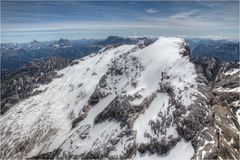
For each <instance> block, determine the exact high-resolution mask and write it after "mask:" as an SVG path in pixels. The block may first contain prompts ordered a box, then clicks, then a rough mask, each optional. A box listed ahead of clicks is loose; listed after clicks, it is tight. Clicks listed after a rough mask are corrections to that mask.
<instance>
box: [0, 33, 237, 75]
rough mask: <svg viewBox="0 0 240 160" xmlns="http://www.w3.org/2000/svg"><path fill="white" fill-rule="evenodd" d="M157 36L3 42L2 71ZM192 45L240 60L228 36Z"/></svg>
mask: <svg viewBox="0 0 240 160" xmlns="http://www.w3.org/2000/svg"><path fill="white" fill-rule="evenodd" d="M155 40H156V39H155V38H123V37H118V36H109V37H108V38H106V39H100V40H99V39H98V40H97V39H90V40H89V39H81V40H68V39H60V40H58V41H50V42H39V41H36V40H33V41H31V42H29V43H22V44H19V43H4V44H1V74H2V76H3V77H4V76H5V74H6V73H10V72H12V71H14V70H16V69H17V68H19V67H21V66H23V65H25V64H30V63H31V62H32V61H34V60H38V59H45V58H48V57H52V56H59V57H62V58H67V59H70V60H74V59H78V58H81V57H84V56H86V55H88V54H91V53H93V52H97V51H98V50H100V49H101V48H103V47H105V46H107V45H122V44H138V43H143V42H144V43H148V44H151V43H153V42H154V41H155ZM187 43H188V45H189V47H190V49H191V56H192V57H194V58H196V57H208V58H211V57H213V56H214V57H218V58H219V59H220V60H223V61H236V60H239V42H238V41H229V40H209V39H187Z"/></svg>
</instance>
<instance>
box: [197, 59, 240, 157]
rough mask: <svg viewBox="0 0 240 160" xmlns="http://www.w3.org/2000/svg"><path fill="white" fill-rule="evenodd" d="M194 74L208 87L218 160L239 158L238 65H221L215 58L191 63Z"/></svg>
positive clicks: (226, 63)
mask: <svg viewBox="0 0 240 160" xmlns="http://www.w3.org/2000/svg"><path fill="white" fill-rule="evenodd" d="M193 63H195V66H196V69H197V71H198V72H199V73H200V74H202V75H204V77H206V81H205V83H206V84H207V85H208V86H211V88H212V89H211V93H212V101H211V105H212V108H213V115H214V116H213V119H214V128H215V130H216V132H215V133H216V135H215V137H216V139H217V144H218V145H217V155H218V156H217V157H218V158H221V159H238V158H239V156H240V155H239V149H240V148H239V131H240V128H239V122H240V119H239V117H240V112H239V111H240V107H239V106H240V98H239V95H240V87H239V75H240V69H239V62H221V61H220V60H218V59H216V58H212V59H206V58H200V59H194V60H193Z"/></svg>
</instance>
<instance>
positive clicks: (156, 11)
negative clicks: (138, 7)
mask: <svg viewBox="0 0 240 160" xmlns="http://www.w3.org/2000/svg"><path fill="white" fill-rule="evenodd" d="M145 11H146V12H147V13H158V12H159V10H156V9H153V8H150V9H147V10H145Z"/></svg>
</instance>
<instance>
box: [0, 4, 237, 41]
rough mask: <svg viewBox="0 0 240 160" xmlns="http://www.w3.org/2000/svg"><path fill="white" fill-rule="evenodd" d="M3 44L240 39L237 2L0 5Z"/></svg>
mask: <svg viewBox="0 0 240 160" xmlns="http://www.w3.org/2000/svg"><path fill="white" fill-rule="evenodd" d="M1 19H2V20H1V42H3V43H5V42H27V41H31V40H33V39H36V40H40V41H49V40H56V39H60V38H68V39H82V38H105V37H107V36H109V35H117V36H127V37H134V36H154V37H156V36H182V37H196V38H226V39H236V40H238V39H239V37H238V35H239V1H211V2H207V1H185V2H179V1H169V2H166V1H157V2H156V1H154V2H135V1H132V2H126V1H124V2H123V1H122V2H121V1H118V2H117V1H115V2H100V1H98V2H93V1H91V2H81V1H69V2H66V1H58V2H57V1H51V2H47V1H42V2H39V1H38V2H37V1H25V2H23V1H1Z"/></svg>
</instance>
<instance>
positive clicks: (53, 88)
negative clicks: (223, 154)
mask: <svg viewBox="0 0 240 160" xmlns="http://www.w3.org/2000/svg"><path fill="white" fill-rule="evenodd" d="M208 66H209V65H208ZM212 68H215V67H214V66H211V67H210V69H208V67H206V68H205V69H202V68H200V67H197V65H194V64H193V63H192V62H190V52H189V49H188V47H187V46H186V43H185V41H184V40H182V39H179V38H163V37H162V38H159V39H158V40H157V41H156V42H154V43H153V44H151V45H148V46H147V45H146V43H142V44H138V45H122V46H115V47H108V48H104V49H102V50H100V51H99V52H98V53H97V54H91V55H89V56H87V57H84V58H82V59H79V60H77V61H74V63H72V65H69V66H68V67H66V68H64V69H62V70H60V71H58V72H57V75H58V78H56V79H53V81H52V82H50V83H48V84H45V85H40V86H39V87H38V88H36V89H34V90H33V93H34V92H36V91H39V94H37V95H34V96H31V97H29V98H27V99H25V100H24V101H21V102H20V103H18V104H16V105H15V106H13V107H12V108H11V109H10V110H9V111H7V112H6V113H5V114H4V115H3V117H2V119H1V126H0V134H1V135H0V136H1V137H2V144H1V154H0V156H1V157H0V158H2V159H6V158H14V159H22V158H34V159H37V158H63V159H70V158H76V159H77V158H83V159H84V158H86V159H101V158H110V159H111V158H116V159H149V158H150V159H154V158H156V159H157V158H162V159H169V158H171V157H172V158H173V157H176V156H178V158H179V159H191V158H194V159H204V158H208V159H214V158H217V157H218V156H219V136H216V135H219V132H218V130H217V129H216V121H215V120H216V119H215V117H216V114H214V112H213V109H215V108H212V105H211V104H212V98H213V96H212V94H211V91H212V88H211V87H208V83H209V81H210V80H211V78H210V79H208V78H207V77H206V75H207V74H209V75H210V74H211V73H212V72H211V71H213V72H214V70H215V69H212ZM217 68H218V67H217ZM207 70H210V71H209V73H207V74H206V73H204V71H207ZM60 75H61V76H60ZM216 77H217V76H216ZM179 154H180V155H179Z"/></svg>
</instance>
